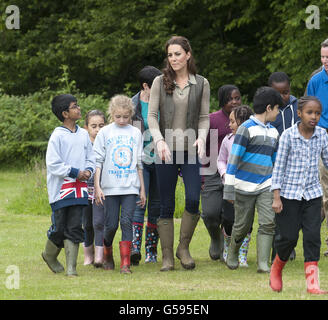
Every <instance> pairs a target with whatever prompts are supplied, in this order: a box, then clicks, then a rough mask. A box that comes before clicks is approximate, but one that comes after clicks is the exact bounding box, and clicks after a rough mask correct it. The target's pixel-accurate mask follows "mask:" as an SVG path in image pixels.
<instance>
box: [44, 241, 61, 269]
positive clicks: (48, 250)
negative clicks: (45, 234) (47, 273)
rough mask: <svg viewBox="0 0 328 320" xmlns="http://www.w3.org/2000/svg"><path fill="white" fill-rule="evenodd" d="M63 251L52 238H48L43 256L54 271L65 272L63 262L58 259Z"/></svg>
mask: <svg viewBox="0 0 328 320" xmlns="http://www.w3.org/2000/svg"><path fill="white" fill-rule="evenodd" d="M60 251H61V248H58V247H57V246H56V245H55V244H54V243H53V242H52V241H51V240H49V239H48V241H47V243H46V247H45V250H44V251H43V252H42V253H41V256H42V258H43V260H44V261H45V263H46V264H47V265H48V267H49V269H50V270H51V271H52V272H54V273H60V272H63V271H64V270H65V269H64V267H63V266H62V264H61V263H60V262H59V261H58V260H57V257H58V255H59V253H60Z"/></svg>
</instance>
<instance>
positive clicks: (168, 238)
mask: <svg viewBox="0 0 328 320" xmlns="http://www.w3.org/2000/svg"><path fill="white" fill-rule="evenodd" d="M165 52H166V55H167V58H166V66H165V68H164V70H163V75H161V76H158V77H156V78H155V79H154V82H153V85H152V87H151V92H150V100H149V111H148V124H149V128H150V131H151V134H152V136H153V139H154V144H155V146H156V150H157V157H158V158H157V159H156V172H157V177H158V184H159V192H160V199H161V200H160V202H161V208H160V218H159V220H158V224H157V225H158V232H159V236H160V242H161V247H162V255H163V260H162V268H161V271H168V270H172V269H174V254H173V244H174V223H173V216H174V211H175V189H176V184H177V179H178V170H181V173H182V175H183V182H184V185H185V199H186V200H185V211H184V212H183V215H182V219H181V227H180V242H179V246H178V248H177V251H176V256H177V258H178V259H180V262H181V264H182V266H183V267H184V268H185V269H193V268H194V267H195V261H194V260H193V258H192V257H191V255H190V252H189V244H190V241H191V238H192V236H193V233H194V230H195V228H196V226H197V223H198V220H199V216H200V214H199V198H200V181H201V180H200V172H199V171H200V163H199V159H198V157H202V156H203V155H204V153H205V142H206V136H207V133H208V128H209V118H208V112H209V100H210V87H209V83H208V81H207V80H206V79H205V78H204V77H202V76H200V75H198V74H196V66H195V61H194V58H193V55H192V50H191V47H190V44H189V41H188V40H187V39H186V38H185V37H180V36H174V37H172V38H170V39H169V40H168V41H167V43H166V46H165Z"/></svg>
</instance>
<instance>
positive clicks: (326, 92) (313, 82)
mask: <svg viewBox="0 0 328 320" xmlns="http://www.w3.org/2000/svg"><path fill="white" fill-rule="evenodd" d="M307 95H308V96H315V97H317V98H318V99H319V100H320V102H321V104H322V113H321V117H320V120H319V123H318V126H320V127H322V128H325V129H328V75H327V72H326V70H325V69H323V70H322V71H321V72H319V73H317V74H315V75H314V76H313V77H312V78H311V79H310V81H309V84H308V87H307Z"/></svg>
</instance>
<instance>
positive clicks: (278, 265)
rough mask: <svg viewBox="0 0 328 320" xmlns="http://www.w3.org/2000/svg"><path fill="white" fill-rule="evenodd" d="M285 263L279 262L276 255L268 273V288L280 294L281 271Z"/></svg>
mask: <svg viewBox="0 0 328 320" xmlns="http://www.w3.org/2000/svg"><path fill="white" fill-rule="evenodd" d="M286 263H287V261H282V260H280V258H279V256H278V254H276V257H275V258H274V261H273V264H272V266H271V271H270V287H271V289H272V290H273V291H277V292H280V291H281V290H282V269H283V268H284V266H285V264H286Z"/></svg>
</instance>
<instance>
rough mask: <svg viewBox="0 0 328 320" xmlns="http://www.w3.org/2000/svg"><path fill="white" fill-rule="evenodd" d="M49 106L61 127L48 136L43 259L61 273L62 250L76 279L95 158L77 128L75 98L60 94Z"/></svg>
mask: <svg viewBox="0 0 328 320" xmlns="http://www.w3.org/2000/svg"><path fill="white" fill-rule="evenodd" d="M51 106H52V112H53V113H54V114H55V116H56V117H57V118H58V119H59V120H60V121H61V122H62V125H61V126H59V127H57V128H55V130H54V131H53V133H52V134H51V136H50V139H49V142H48V148H47V154H46V165H47V189H48V196H49V203H50V206H51V209H52V217H51V220H52V225H51V227H50V229H49V230H48V233H47V235H48V240H47V243H46V247H45V250H44V252H42V258H43V260H44V261H45V262H46V263H47V265H48V267H49V268H50V270H51V271H53V272H54V273H59V272H63V271H64V267H63V266H62V265H61V263H60V262H59V261H58V260H57V256H58V255H59V253H60V251H61V249H62V248H64V249H65V255H66V267H67V270H66V274H67V275H68V276H76V275H77V273H76V261H77V256H78V250H79V243H80V242H83V241H84V233H83V229H82V208H83V206H84V205H88V190H87V184H86V181H87V180H88V179H89V178H90V176H91V175H92V174H93V172H94V169H95V156H94V153H93V151H92V144H91V141H90V138H89V134H88V132H87V131H86V130H85V129H83V128H80V127H79V126H78V125H77V124H76V121H77V120H78V119H80V118H81V110H80V107H79V106H78V105H77V100H76V98H75V97H74V96H72V95H71V94H62V95H59V96H56V97H55V98H54V99H53V100H52V102H51Z"/></svg>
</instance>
